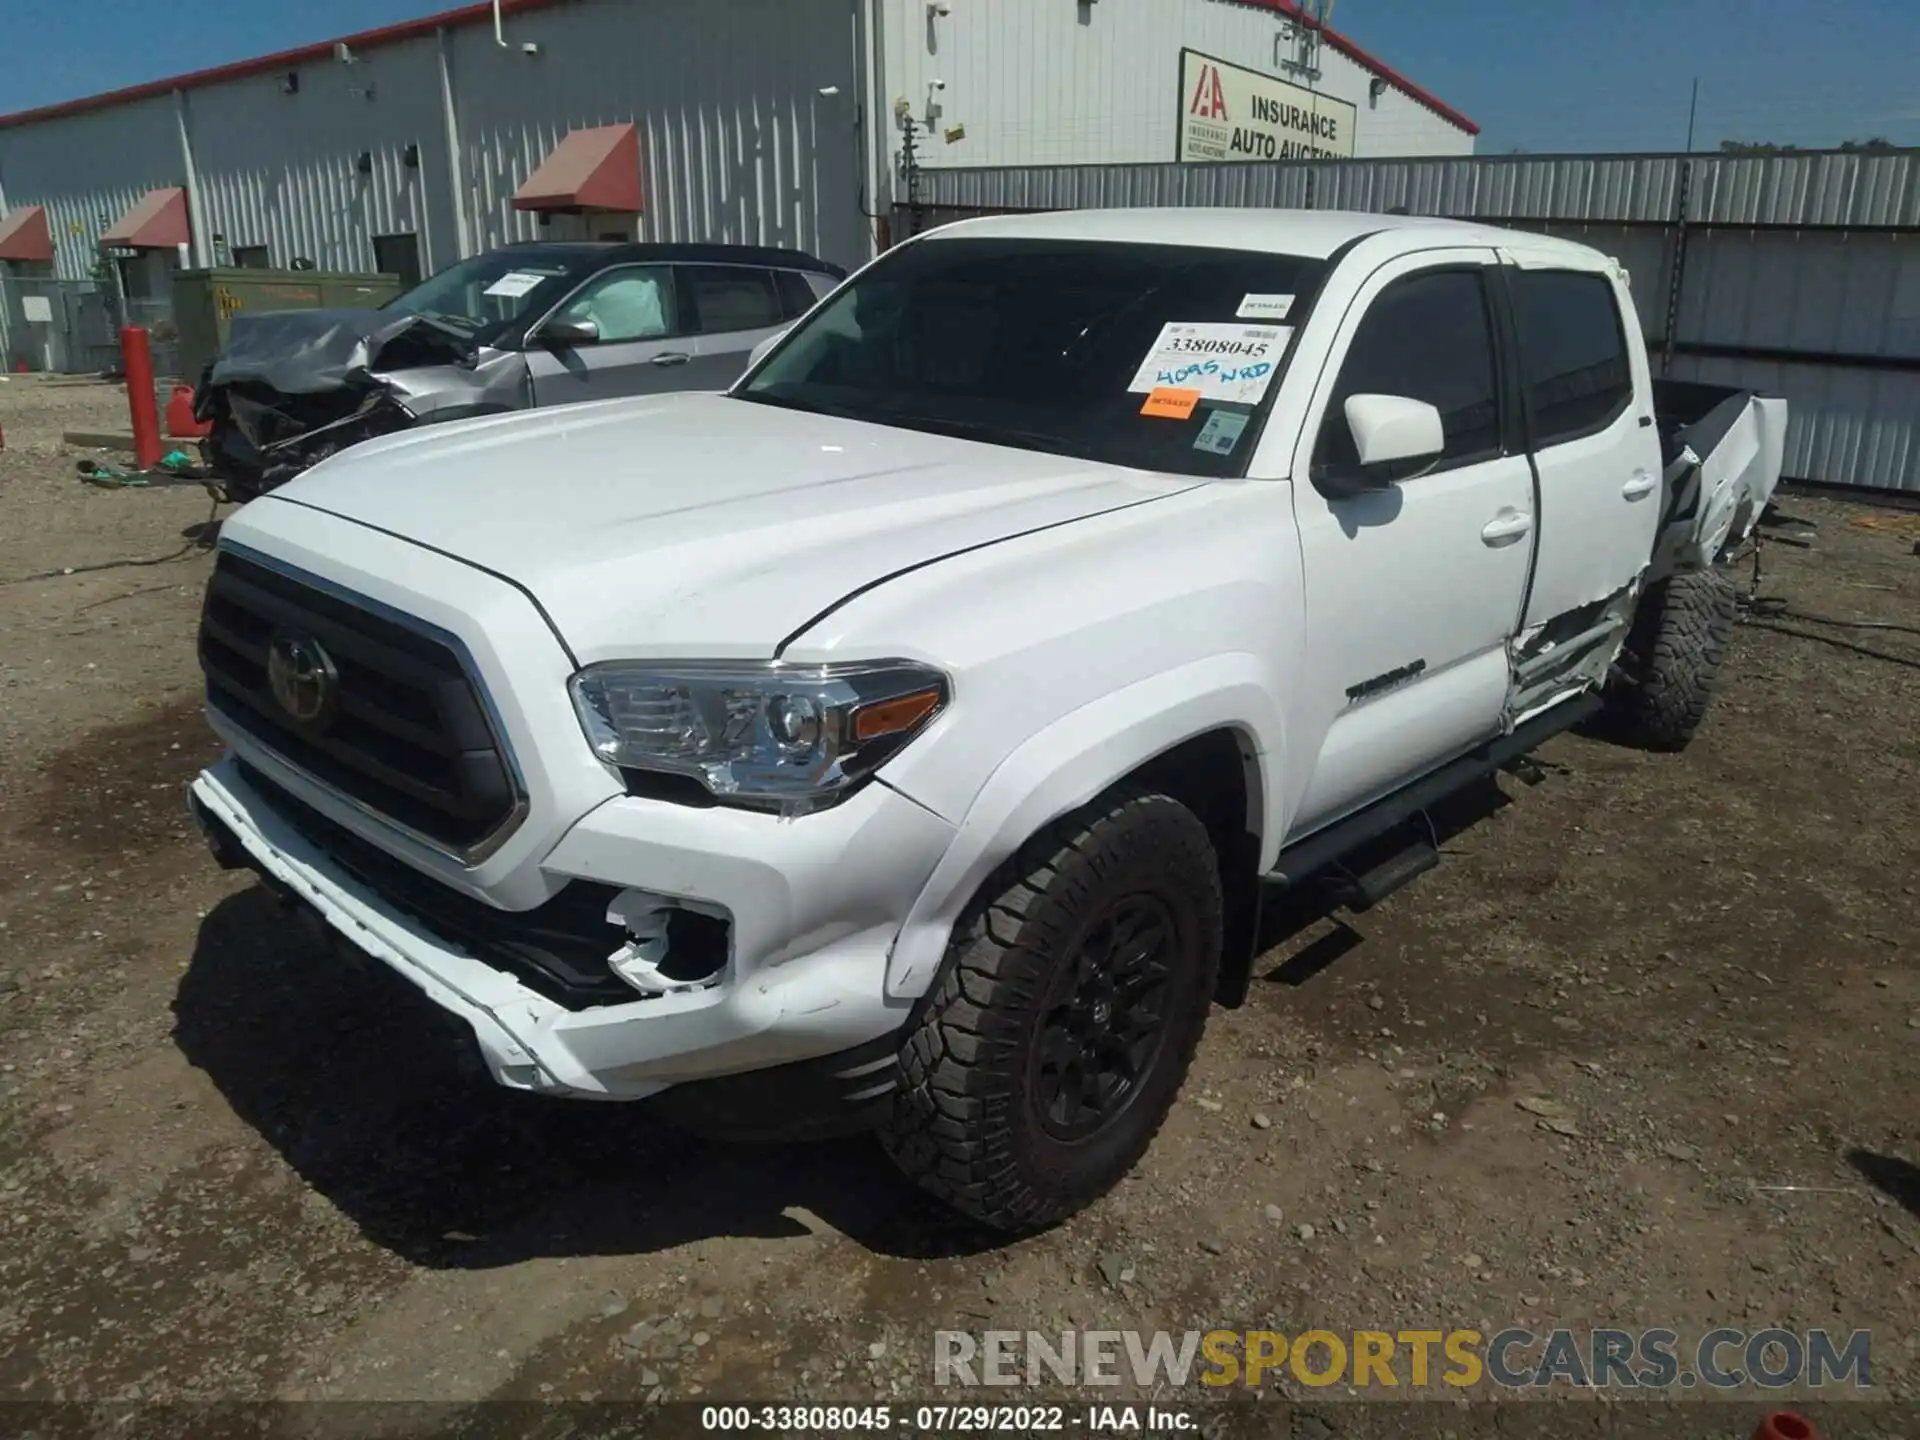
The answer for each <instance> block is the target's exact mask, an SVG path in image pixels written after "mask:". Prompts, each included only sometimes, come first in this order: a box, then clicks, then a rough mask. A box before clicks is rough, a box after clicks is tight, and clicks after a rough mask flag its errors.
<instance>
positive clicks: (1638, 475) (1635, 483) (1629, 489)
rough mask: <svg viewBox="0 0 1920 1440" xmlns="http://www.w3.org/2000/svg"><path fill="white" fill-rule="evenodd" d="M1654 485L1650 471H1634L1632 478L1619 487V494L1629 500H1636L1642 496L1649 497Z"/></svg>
mask: <svg viewBox="0 0 1920 1440" xmlns="http://www.w3.org/2000/svg"><path fill="white" fill-rule="evenodd" d="M1656 483H1657V482H1656V481H1655V480H1654V478H1653V473H1652V472H1651V471H1648V470H1636V471H1634V472H1633V478H1632V479H1631V480H1629V481H1627V483H1626V484H1624V485H1622V486H1621V487H1620V493H1621V494H1622V495H1624V496H1626V498H1627V499H1629V500H1638V499H1640V498H1641V497H1642V496H1643V495H1651V494H1652V493H1653V487H1654V485H1655V484H1656Z"/></svg>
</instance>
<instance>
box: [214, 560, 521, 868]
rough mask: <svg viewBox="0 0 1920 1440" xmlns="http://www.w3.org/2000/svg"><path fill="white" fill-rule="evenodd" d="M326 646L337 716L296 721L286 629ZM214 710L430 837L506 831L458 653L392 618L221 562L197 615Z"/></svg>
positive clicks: (471, 839)
mask: <svg viewBox="0 0 1920 1440" xmlns="http://www.w3.org/2000/svg"><path fill="white" fill-rule="evenodd" d="M280 632H284V633H291V634H294V635H298V636H302V637H305V638H308V639H311V640H315V641H318V642H319V644H320V645H321V646H322V647H324V648H325V650H326V651H327V653H328V655H329V656H330V657H331V658H332V660H333V663H334V668H335V671H336V672H337V674H338V688H337V695H336V700H335V703H334V705H333V708H332V712H331V714H330V715H329V716H328V717H327V719H326V720H325V721H324V722H323V723H321V724H320V725H317V726H305V725H301V724H299V723H298V722H296V721H295V720H294V719H293V717H292V716H290V715H289V714H288V713H287V712H286V711H285V710H284V709H282V708H281V706H280V703H279V702H278V701H277V700H276V699H275V698H274V695H273V690H272V688H271V686H270V685H269V683H268V678H267V653H268V647H269V644H270V642H271V641H272V639H273V637H274V635H275V634H276V633H280ZM200 668H201V669H202V670H203V671H205V673H206V677H207V703H208V704H209V705H210V706H211V707H212V708H214V709H215V710H218V711H219V712H220V714H221V715H223V716H224V717H226V719H227V720H229V721H230V722H231V723H232V724H234V725H236V726H238V727H239V728H240V729H242V730H244V731H246V732H247V733H248V734H249V735H252V736H254V737H256V738H257V739H258V740H260V741H261V743H263V744H265V745H267V746H268V747H270V748H271V749H272V750H273V751H274V752H275V753H277V754H278V755H280V756H281V757H283V758H284V759H286V760H288V761H289V762H291V763H292V764H294V765H297V766H299V767H300V768H301V769H302V770H304V771H306V772H307V773H308V774H309V775H312V776H313V777H314V778H315V779H317V780H319V781H321V782H322V783H324V784H326V785H329V786H331V787H333V788H334V789H336V790H338V791H340V792H341V793H342V794H345V795H349V796H351V797H352V798H354V799H355V800H358V801H359V802H361V803H362V804H364V805H366V806H368V807H370V808H372V809H373V810H376V811H378V812H379V813H380V814H382V815H385V816H387V817H389V818H390V819H392V820H394V821H396V822H398V823H399V824H401V825H404V826H406V827H407V828H408V829H410V830H413V831H415V832H417V833H419V834H421V835H423V836H425V837H427V838H428V839H429V840H433V841H436V842H438V843H440V844H442V845H447V846H451V847H454V848H456V849H464V848H466V847H469V846H472V845H475V844H477V843H478V842H480V841H482V840H484V839H486V838H487V837H488V836H489V835H491V834H492V833H493V832H494V831H496V830H498V829H499V828H500V827H501V826H502V825H503V824H505V823H506V821H507V819H508V817H509V816H510V815H511V814H512V812H513V807H514V804H515V799H516V797H515V794H514V788H513V782H512V780H511V778H510V776H509V773H508V769H507V765H506V761H505V759H504V757H503V756H502V755H501V754H500V751H499V748H498V746H497V745H496V743H495V741H494V737H493V732H492V730H491V729H490V727H489V726H488V724H487V720H486V714H485V712H484V711H483V709H482V708H481V704H480V697H479V695H478V694H476V693H475V691H474V688H473V683H472V682H471V681H470V680H469V679H468V678H467V674H466V671H465V669H464V668H463V667H462V665H461V663H460V659H459V657H458V656H457V655H456V654H455V653H454V652H453V650H452V649H451V648H449V647H448V646H447V645H446V644H444V643H443V642H441V641H439V640H436V639H434V638H433V637H432V636H429V635H423V634H421V633H419V632H418V631H415V630H413V629H410V628H408V627H407V626H405V625H401V624H397V623H395V622H394V621H392V620H389V619H387V618H386V617H385V616H382V615H378V614H375V613H374V612H372V611H371V610H367V609H363V608H362V607H360V606H358V605H355V604H353V603H352V602H350V601H347V600H344V599H341V598H340V597H338V596H336V595H332V594H329V593H327V592H325V591H323V590H319V589H317V588H315V587H313V586H311V585H306V584H303V583H302V582H300V581H298V580H295V579H292V578H290V577H289V576H286V575H282V574H281V573H279V572H278V571H276V570H271V569H268V568H267V567H266V566H263V565H258V564H255V563H254V562H252V561H250V560H247V559H245V558H243V557H241V556H239V555H235V554H232V553H230V552H227V553H222V554H221V556H220V559H219V562H218V563H217V564H216V566H215V567H214V572H213V578H212V580H211V581H209V582H208V585H207V598H206V604H205V606H204V608H203V609H202V611H201V617H200Z"/></svg>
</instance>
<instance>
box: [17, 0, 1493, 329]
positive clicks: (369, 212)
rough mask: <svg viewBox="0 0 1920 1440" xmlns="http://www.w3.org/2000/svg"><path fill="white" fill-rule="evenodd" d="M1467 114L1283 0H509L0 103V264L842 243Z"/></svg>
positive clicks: (137, 280)
mask: <svg viewBox="0 0 1920 1440" xmlns="http://www.w3.org/2000/svg"><path fill="white" fill-rule="evenodd" d="M1474 133H1475V132H1474V126H1473V124H1472V123H1471V122H1470V121H1468V120H1466V119H1465V118H1464V117H1463V116H1460V115H1458V114H1457V113H1455V112H1454V111H1452V110H1451V109H1449V108H1448V107H1447V106H1445V105H1444V104H1442V103H1441V102H1439V101H1438V100H1436V99H1434V98H1433V97H1432V96H1430V95H1427V94H1426V93H1425V92H1423V91H1422V90H1420V89H1419V87H1417V86H1416V85H1414V84H1413V83H1412V82H1410V81H1408V80H1407V79H1405V78H1403V77H1402V76H1401V75H1399V74H1398V73H1396V72H1395V71H1393V70H1391V69H1389V68H1387V67H1386V66H1385V65H1383V64H1382V63H1380V62H1378V61H1376V60H1374V59H1372V58H1371V57H1370V56H1368V55H1367V54H1366V53H1365V52H1363V51H1361V50H1360V49H1359V48H1358V47H1356V46H1354V45H1353V44H1351V43H1350V42H1348V41H1347V40H1345V39H1344V38H1342V37H1340V36H1339V35H1337V34H1336V33H1334V32H1332V31H1331V30H1327V29H1325V28H1324V27H1321V26H1317V25H1314V24H1311V23H1307V22H1306V20H1305V17H1303V16H1302V15H1301V13H1300V12H1299V10H1298V9H1297V8H1296V7H1295V6H1294V5H1293V4H1292V3H1291V0H931V3H930V0H499V3H498V4H495V5H486V4H482V5H470V6H467V7H465V8H463V9H459V10H451V11H447V12H446V13H443V14H439V15H434V16H430V17H427V18H425V19H422V20H417V21H412V22H408V23H405V24H399V25H394V26H390V27H388V28H386V29H382V30H377V31H371V32H368V33H365V34H361V35H353V36H348V37H346V38H345V39H343V40H341V41H338V42H327V43H324V44H318V45H312V46H308V47H305V48H302V49H299V50H292V51H287V52H284V53H281V54H277V55H269V56H263V57H261V58H260V59H257V60H252V61H246V62H243V63H240V64H236V65H227V66H223V67H221V68H219V69H214V70H207V71H202V72H199V73H196V74H192V75H185V76H180V77H178V78H175V79H170V80H160V81H155V82H154V83H151V84H147V85H140V86H136V87H134V88H131V89H127V90H121V91H117V92H114V93H112V94H107V95H100V96H95V97H92V98H88V99H84V100H76V101H72V102H68V103H65V104H59V105H52V106H47V107H44V108H42V109H39V110H35V111H29V112H25V113H21V114H15V115H9V116H0V271H8V270H10V271H11V272H12V273H14V274H15V275H16V276H18V275H22V274H39V275H51V276H54V277H58V278H62V279H67V280H75V281H77V280H80V279H83V278H84V277H88V276H89V275H93V274H96V273H97V267H98V264H99V257H100V254H101V252H102V247H103V246H105V247H106V248H107V249H108V251H109V252H110V253H112V254H114V255H115V256H117V257H119V261H118V263H119V272H120V273H119V275H118V277H116V278H117V283H118V284H119V285H120V286H122V287H123V288H124V290H125V292H126V293H127V294H128V295H129V296H130V297H134V298H136V299H137V298H138V297H140V296H143V295H146V296H159V295H162V294H164V290H165V286H166V276H167V273H168V271H169V270H170V269H172V268H173V267H175V266H177V265H179V264H181V263H183V261H184V262H185V263H190V264H193V265H197V266H206V265H213V264H226V263H232V264H242V265H257V266H261V267H263V268H283V267H287V266H290V265H293V264H295V263H296V262H300V263H301V264H302V265H303V266H304V265H305V264H306V263H309V262H310V263H311V264H312V265H313V266H315V267H318V268H319V269H322V270H329V269H338V270H367V269H373V268H379V269H386V270H396V271H399V272H401V273H402V274H405V275H413V274H423V273H429V272H431V271H433V270H436V269H439V268H441V267H443V266H445V265H448V264H450V263H452V262H453V261H454V260H456V259H458V258H460V257H462V256H464V255H467V254H471V253H473V252H475V251H478V250H483V249H486V248H488V247H491V246H495V245H499V244H501V243H503V242H506V241H510V240H516V239H534V238H540V237H543V236H550V237H554V238H560V237H563V236H565V237H572V236H577V235H580V234H583V233H584V234H589V235H593V236H601V235H637V236H638V237H639V238H642V239H657V240H706V241H740V242H748V243H756V244H772V245H790V246H796V247H799V248H802V249H805V250H809V251H812V252H814V253H815V254H818V255H820V256H822V257H823V258H826V259H830V260H835V261H839V262H841V263H842V264H853V263H857V262H859V261H863V260H865V259H866V258H868V256H869V255H870V254H871V253H872V252H873V250H874V248H875V246H876V244H880V243H884V238H883V233H882V230H881V225H880V217H882V216H885V215H886V214H888V213H889V212H890V210H891V207H892V206H893V205H894V204H895V203H896V202H905V201H908V200H911V199H913V198H915V195H914V190H915V187H916V185H917V184H918V182H919V178H920V176H921V175H922V174H924V173H927V172H937V171H939V170H941V169H945V168H949V167H958V166H970V167H977V166H998V165H1033V164H1115V163H1138V162H1154V161H1162V162H1167V161H1176V160H1186V161H1199V162H1205V161H1214V160H1246V159H1269V158H1273V159H1278V158H1284V157H1289V156H1302V155H1327V156H1342V157H1361V158H1365V157H1378V156H1392V155H1466V154H1470V153H1471V152H1472V148H1473V136H1474ZM181 247H185V249H184V251H183V250H182V249H181ZM16 318H17V317H16Z"/></svg>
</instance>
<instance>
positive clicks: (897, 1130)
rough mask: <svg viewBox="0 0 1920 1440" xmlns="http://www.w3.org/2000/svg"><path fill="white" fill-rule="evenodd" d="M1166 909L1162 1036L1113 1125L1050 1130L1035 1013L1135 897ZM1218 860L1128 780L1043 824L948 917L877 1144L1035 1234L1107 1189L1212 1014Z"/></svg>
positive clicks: (1137, 1149)
mask: <svg viewBox="0 0 1920 1440" xmlns="http://www.w3.org/2000/svg"><path fill="white" fill-rule="evenodd" d="M1143 899H1144V901H1145V903H1149V904H1152V905H1156V906H1158V907H1161V909H1160V913H1162V914H1163V915H1164V916H1166V917H1169V918H1170V920H1171V925H1170V927H1169V929H1170V932H1171V935H1172V937H1173V942H1172V943H1171V944H1170V945H1169V946H1168V947H1167V949H1166V950H1165V952H1164V953H1165V954H1166V955H1168V956H1169V957H1170V959H1169V963H1168V965H1167V973H1168V976H1169V979H1168V981H1167V985H1166V990H1165V992H1164V993H1165V997H1166V998H1165V1001H1164V1004H1163V1005H1162V1006H1161V1007H1160V1008H1161V1010H1162V1012H1163V1014H1164V1020H1163V1021H1162V1025H1161V1029H1160V1032H1159V1033H1160V1039H1159V1041H1158V1048H1157V1050H1156V1051H1155V1053H1154V1056H1153V1058H1152V1059H1150V1060H1149V1061H1148V1062H1146V1065H1145V1067H1144V1070H1143V1072H1142V1073H1141V1074H1140V1076H1139V1078H1138V1079H1137V1081H1136V1082H1135V1086H1134V1089H1133V1091H1132V1092H1131V1096H1132V1098H1131V1099H1130V1100H1129V1101H1128V1102H1126V1103H1125V1105H1124V1108H1121V1109H1120V1110H1119V1111H1118V1113H1116V1114H1114V1115H1113V1116H1112V1117H1111V1118H1110V1119H1108V1120H1107V1121H1106V1122H1105V1124H1104V1127H1103V1128H1102V1129H1100V1130H1098V1131H1096V1132H1094V1133H1093V1134H1092V1135H1090V1136H1088V1137H1087V1138H1085V1139H1084V1140H1082V1141H1078V1142H1074V1143H1066V1142H1063V1141H1062V1140H1060V1139H1059V1138H1057V1137H1056V1136H1055V1135H1052V1134H1049V1133H1047V1131H1046V1129H1045V1128H1044V1126H1043V1121H1042V1119H1041V1117H1040V1114H1039V1105H1040V1099H1039V1092H1038V1091H1036V1089H1035V1088H1034V1085H1035V1083H1036V1082H1035V1079H1034V1076H1035V1073H1036V1072H1035V1069H1034V1066H1035V1063H1036V1061H1037V1055H1036V1047H1037V1046H1038V1045H1039V1044H1040V1043H1041V1032H1042V1024H1043V1021H1044V1020H1045V1019H1046V1018H1047V1016H1048V1014H1049V1013H1050V1012H1052V1013H1056V1014H1057V1011H1058V1006H1057V998H1058V997H1057V995H1054V996H1053V997H1052V999H1051V1000H1050V986H1052V985H1053V984H1054V983H1055V982H1056V981H1057V982H1059V983H1061V984H1065V983H1067V982H1068V979H1069V977H1070V973H1071V972H1067V971H1063V970H1062V969H1061V967H1062V966H1071V965H1073V964H1074V963H1075V960H1076V958H1077V957H1079V956H1080V954H1081V950H1082V946H1083V944H1084V942H1085V941H1086V939H1087V937H1088V936H1089V934H1090V933H1092V932H1094V931H1095V929H1096V927H1097V926H1099V925H1100V924H1101V923H1102V922H1103V920H1104V919H1105V918H1106V917H1108V916H1110V915H1112V914H1113V913H1115V907H1116V906H1120V905H1123V904H1126V903H1140V902H1141V901H1142V900H1143ZM1221 915H1222V900H1221V887H1220V869H1219V863H1218V860H1217V858H1216V855H1215V852H1214V848H1213V845H1212V842H1211V841H1210V839H1209V837H1208V834H1207V830H1206V828H1205V826H1203V825H1202V824H1201V822H1200V821H1199V819H1197V818H1196V817H1195V815H1194V814H1193V812H1192V811H1191V810H1189V809H1187V808H1186V807H1185V806H1184V805H1182V804H1180V803H1179V802H1178V801H1176V800H1173V799H1171V798H1169V797H1168V796H1166V795H1162V794H1158V793H1154V792H1151V791H1147V790H1143V789H1134V788H1121V789H1117V790H1115V791H1113V792H1110V793H1109V794H1108V795H1106V796H1103V797H1102V798H1101V799H1099V800H1096V801H1095V802H1093V803H1092V804H1090V805H1088V806H1087V807H1085V808H1084V809H1082V810H1080V811H1078V812H1076V813H1074V814H1072V815H1069V816H1066V817H1063V818H1062V819H1061V820H1059V821H1056V822H1055V823H1054V824H1052V825H1049V826H1048V827H1046V828H1045V829H1044V830H1042V831H1041V832H1040V833H1039V834H1038V835H1036V836H1035V837H1034V838H1033V839H1032V840H1030V841H1029V842H1028V843H1027V844H1026V845H1025V846H1023V847H1022V848H1021V850H1020V852H1019V853H1018V854H1017V855H1016V856H1015V857H1014V858H1013V860H1012V861H1010V862H1009V863H1008V864H1007V865H1006V866H1004V867H1002V869H1001V870H1000V871H998V872H996V874H995V875H994V877H993V878H992V879H990V880H989V881H988V882H987V884H986V885H985V886H983V887H982V894H981V896H980V898H979V899H977V900H976V901H975V902H974V904H973V906H972V907H971V908H970V909H969V910H968V911H967V913H966V914H965V915H964V916H963V917H962V919H961V921H960V923H959V924H958V925H957V926H956V927H955V929H954V936H953V941H952V943H951V944H950V946H949V947H948V951H947V955H946V957H945V960H944V961H943V962H942V965H941V968H940V972H939V974H938V976H937V977H936V978H935V980H934V982H933V984H932V986H931V987H930V988H929V990H928V993H927V995H926V996H925V997H924V998H923V1000H922V1001H921V1002H920V1004H919V1006H918V1007H917V1009H916V1012H915V1015H914V1018H913V1020H912V1021H911V1022H910V1023H909V1025H908V1027H907V1030H906V1032H905V1038H904V1040H903V1043H902V1046H901V1049H900V1052H899V1061H898V1088H897V1090H896V1093H895V1096H894V1102H893V1109H892V1113H891V1115H890V1116H889V1118H888V1120H887V1122H886V1123H885V1124H884V1125H883V1127H882V1130H881V1141H882V1143H883V1145H884V1146H885V1147H886V1149H887V1151H888V1153H889V1154H890V1155H891V1156H892V1157H893V1160H894V1162H895V1163H896V1164H897V1165H898V1166H899V1167H900V1169H901V1170H902V1171H904V1172H905V1173H906V1174H907V1175H908V1176H909V1177H910V1178H912V1179H913V1180H914V1181H916V1182H917V1183H918V1184H920V1185H921V1186H923V1187H924V1188H925V1189H927V1190H929V1191H931V1192H932V1193H933V1194H934V1195H936V1196H938V1197H939V1198H940V1199H942V1200H943V1201H945V1202H946V1203H947V1204H949V1205H951V1206H953V1207H954V1208H955V1209H957V1210H959V1211H961V1212H962V1213H964V1214H966V1215H968V1216H971V1217H972V1218H974V1219H975V1220H978V1221H981V1222H982V1223H984V1224H986V1225H989V1226H992V1227H994V1228H995V1229H999V1230H1006V1231H1013V1232H1019V1233H1028V1232H1032V1231H1036V1230H1041V1229H1044V1228H1046V1227H1048V1226H1050V1225H1053V1224H1056V1223H1058V1222H1059V1221H1061V1220H1064V1219H1065V1218H1067V1217H1068V1216H1069V1215H1072V1214H1074V1213H1075V1212H1076V1211H1079V1210H1081V1209H1083V1208H1085V1207H1086V1206H1087V1205H1089V1204H1091V1203H1092V1202H1093V1201H1095V1200H1097V1199H1098V1198H1099V1197H1100V1196H1101V1195H1103V1194H1105V1193H1106V1192H1107V1191H1108V1190H1110V1189H1112V1188H1113V1186H1114V1185H1116V1184H1118V1183H1119V1181H1120V1180H1121V1179H1122V1177H1124V1176H1125V1175H1126V1173H1127V1172H1128V1171H1129V1170H1131V1169H1132V1168H1133V1167H1134V1165H1135V1164H1136V1163H1138V1161H1139V1159H1140V1157H1141V1156H1142V1155H1143V1154H1145V1153H1146V1150H1147V1147H1148V1146H1149V1145H1150V1144H1152V1142H1153V1137H1154V1136H1155V1135H1156V1134H1157V1133H1158V1132H1159V1129H1160V1126H1161V1124H1162V1122H1163V1121H1164V1120H1165V1119H1166V1116H1167V1111H1168V1110H1169V1109H1170V1108H1171V1106H1172V1104H1173V1101H1174V1097H1175V1096H1176V1095H1177V1094H1178V1093H1179V1089H1180V1085H1181V1083H1182V1082H1183V1081H1184V1080H1185V1078H1186V1074H1187V1070H1188V1067H1189V1066H1190V1065H1191V1064H1192V1061H1193V1053H1194V1050H1195V1048H1196V1047H1197V1046H1198V1045H1199V1043H1200V1035H1201V1032H1202V1030H1203V1029H1204V1028H1205V1026H1206V1020H1207V1012H1208V1008H1209V1006H1210V1005H1211V1003H1212V996H1213V993H1214V987H1215V982H1216V979H1217V977H1218V974H1219V968H1220V947H1221Z"/></svg>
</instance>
